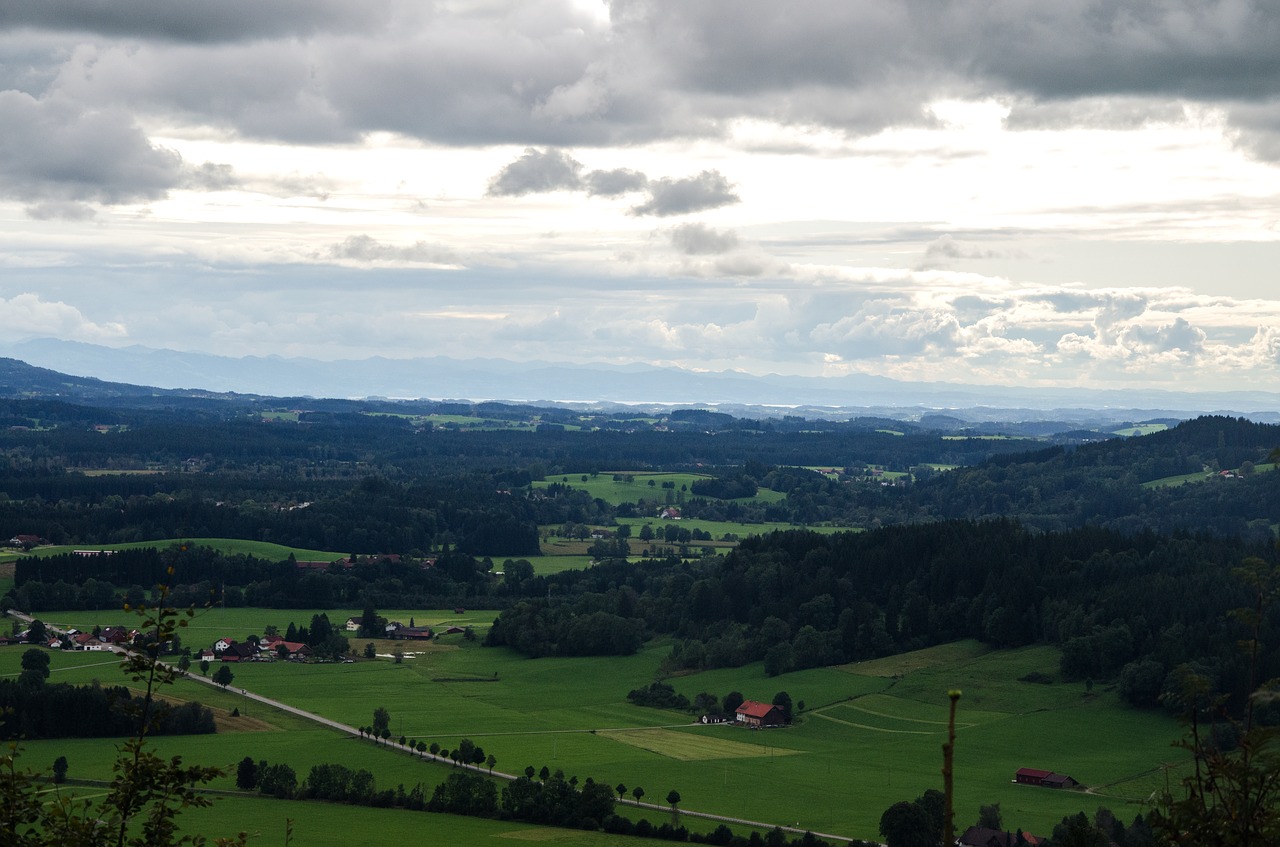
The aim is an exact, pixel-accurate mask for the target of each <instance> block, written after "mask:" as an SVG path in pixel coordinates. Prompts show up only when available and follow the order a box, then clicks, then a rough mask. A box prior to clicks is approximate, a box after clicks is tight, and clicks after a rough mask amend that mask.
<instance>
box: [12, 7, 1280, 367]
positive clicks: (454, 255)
mask: <svg viewBox="0 0 1280 847" xmlns="http://www.w3.org/2000/svg"><path fill="white" fill-rule="evenodd" d="M1277 44H1280V3H1277V2H1275V0H1256V1H1254V2H1251V0H1221V1H1220V2H1213V1H1212V0H1097V2H1093V1H1092V0H1054V2H1052V3H1047V2H1043V0H918V2H916V0H901V1H900V2H886V0H842V2H830V0H789V2H785V3H780V2H777V0H770V2H763V1H762V0H652V2H646V0H615V2H611V3H602V2H598V0H509V1H508V0H474V1H473V2H469V0H452V1H450V0H440V2H426V0H362V2H359V3H355V2H350V0H275V2H270V3H263V2H260V0H219V2H216V3H161V2H154V0H147V1H146V2H144V0H6V2H4V3H3V4H0V316H2V317H3V320H0V342H5V343H9V342H15V341H19V340H22V339H25V338H31V337H56V338H64V339H73V340H79V341H87V342H92V343H97V344H106V345H110V346H127V345H144V346H148V347H163V348H171V349H176V350H185V351H205V352H212V353H219V354H223V355H233V356H240V355H251V354H252V355H266V354H279V355H284V356H310V357H316V358H321V359H339V358H365V357H369V356H389V357H411V356H430V355H440V354H444V355H450V356H454V357H458V358H470V357H502V358H510V359H515V360H522V361H528V360H547V361H558V362H614V363H627V362H648V363H654V364H669V365H679V366H682V367H687V368H700V369H712V370H724V369H740V370H743V371H747V372H751V373H787V374H805V375H820V374H830V375H840V374H847V373H855V372H857V373H871V374H880V375H884V376H890V377H895V378H898V379H907V380H948V381H956V382H971V383H1000V384H1012V385H1063V386H1070V385H1080V386H1095V387H1123V386H1143V387H1170V388H1179V389H1210V388H1212V389H1224V388H1267V387H1270V388H1272V389H1275V388H1276V387H1277V386H1280V284H1278V278H1280V274H1278V273H1277V269H1278V268H1280V229H1278V227H1280V50H1277V49H1276V45H1277Z"/></svg>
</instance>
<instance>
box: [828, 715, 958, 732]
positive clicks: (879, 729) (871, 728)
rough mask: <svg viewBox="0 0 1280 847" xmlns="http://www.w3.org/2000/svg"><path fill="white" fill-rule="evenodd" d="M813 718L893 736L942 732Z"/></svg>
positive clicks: (837, 719)
mask: <svg viewBox="0 0 1280 847" xmlns="http://www.w3.org/2000/svg"><path fill="white" fill-rule="evenodd" d="M814 716H815V717H819V718H822V719H823V720H824V721H831V722H832V723H839V724H844V725H845V726H852V727H856V728H857V729H865V730H868V731H869V732H890V733H893V734H894V735H939V734H941V733H942V730H934V731H931V730H924V729H884V728H882V727H878V726H867V725H866V724H865V723H854V722H853V721H842V720H840V719H839V718H833V717H831V715H824V714H822V713H821V712H815V713H814Z"/></svg>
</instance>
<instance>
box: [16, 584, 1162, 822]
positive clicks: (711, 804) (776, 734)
mask: <svg viewBox="0 0 1280 847" xmlns="http://www.w3.org/2000/svg"><path fill="white" fill-rule="evenodd" d="M345 614H346V612H345V611H338V612H330V613H329V615H330V618H331V619H334V620H337V619H345ZM383 614H387V613H386V612H383ZM392 614H395V615H397V616H401V615H403V618H407V617H408V615H407V614H403V612H396V613H392ZM413 614H414V616H415V618H416V620H417V621H419V622H422V621H426V622H430V623H432V624H433V625H434V624H436V623H443V622H444V621H446V620H449V619H451V618H453V617H454V616H453V614H452V613H451V612H449V613H445V612H439V613H432V612H429V611H421V612H414V613H413ZM488 616H489V617H491V616H492V613H489V615H488ZM47 617H48V618H49V619H52V620H68V621H72V620H76V619H77V618H78V617H81V615H80V613H65V614H58V615H49V616H47ZM458 617H459V619H466V620H472V621H475V622H477V623H478V622H479V621H478V620H477V618H479V617H481V616H472V615H471V614H470V613H467V614H466V615H463V616H458ZM289 620H295V621H303V620H309V614H308V613H305V612H298V611H283V612H282V611H271V610H247V609H233V610H227V611H226V612H222V611H220V610H215V611H214V612H210V613H207V614H206V615H205V616H204V617H202V618H200V619H199V629H198V630H197V631H199V632H201V633H206V634H207V633H218V634H223V633H224V632H226V633H229V634H235V633H238V632H240V631H241V630H244V631H245V632H249V631H254V632H256V631H260V630H261V623H262V622H266V621H271V622H276V623H277V625H278V626H283V625H284V624H287V622H288V621H289ZM192 634H193V635H194V633H192ZM187 643H189V644H194V643H196V639H194V638H191V639H190V640H188V641H187ZM354 643H355V644H356V645H357V646H359V642H358V641H357V642H354ZM668 649H669V644H667V643H661V642H659V643H653V644H650V645H647V646H646V647H645V648H643V649H642V650H641V652H640V653H638V654H637V655H634V656H629V657H623V658H582V659H537V660H531V659H525V658H523V657H521V656H519V655H518V654H515V653H513V652H511V651H509V650H505V649H491V648H483V647H480V646H479V645H478V644H477V643H475V642H464V641H461V640H456V641H454V642H452V643H436V644H433V645H431V647H430V649H426V650H423V651H421V652H420V653H419V654H418V655H416V656H414V657H412V658H409V659H407V660H406V661H405V662H404V663H403V664H395V663H393V662H390V661H371V662H358V663H356V664H349V665H341V664H339V665H333V664H329V665H323V664H321V665H296V664H249V665H238V666H236V667H235V668H234V671H235V674H236V678H235V681H234V682H233V686H235V687H240V686H242V685H243V686H244V687H246V688H248V689H250V690H251V691H254V692H257V693H260V694H264V695H267V696H269V697H273V698H277V699H280V700H283V701H285V702H288V703H290V704H292V705H295V706H298V707H301V708H304V709H308V710H311V711H315V712H318V713H320V714H323V715H325V716H327V717H330V718H333V719H336V720H340V721H343V722H345V723H350V724H353V725H357V726H359V725H363V724H367V723H369V721H370V719H371V715H372V710H373V709H374V708H375V707H378V706H382V707H385V708H387V709H388V710H389V711H390V713H391V717H392V721H391V730H392V732H393V734H395V735H399V734H404V735H406V736H409V737H412V738H420V739H422V740H424V741H426V742H428V743H430V742H432V741H437V742H439V743H440V744H441V745H442V746H444V747H446V748H448V747H452V746H453V745H454V744H455V743H456V742H457V741H458V740H459V739H461V738H463V737H467V738H471V739H473V740H474V741H475V742H476V743H477V744H480V745H481V746H483V747H484V749H485V750H486V752H491V753H493V754H494V755H495V756H496V758H497V761H498V765H497V767H498V769H499V770H508V771H520V770H523V768H524V767H525V766H526V765H533V766H535V767H541V766H542V765H544V764H545V765H547V766H548V767H550V768H552V769H553V770H555V769H557V768H561V769H563V770H564V771H565V773H566V774H568V775H574V774H576V775H578V776H579V777H580V778H585V777H587V776H592V777H594V778H595V779H597V780H603V781H605V782H607V783H608V784H609V785H614V784H616V783H618V782H623V783H625V784H627V785H628V786H635V785H641V786H643V787H644V788H645V790H646V792H647V793H648V796H649V797H663V796H665V795H666V793H667V792H668V791H669V790H671V789H673V788H674V789H676V790H678V791H679V792H680V793H681V794H682V795H683V797H684V801H683V803H682V806H684V807H686V808H689V809H697V810H700V811H713V812H719V813H722V814H727V815H733V816H739V817H749V818H752V819H756V820H763V821H766V822H770V823H787V824H794V823H796V822H797V821H799V822H800V823H801V825H802V826H805V827H810V828H814V829H818V830H825V831H828V832H836V833H840V834H845V835H850V836H855V837H867V838H870V837H874V836H875V835H876V828H877V825H878V821H879V817H880V815H881V813H882V812H883V811H884V809H886V808H887V807H888V806H889V805H891V804H892V803H894V802H896V801H898V800H902V799H912V798H914V797H916V796H918V795H919V794H920V793H921V792H923V791H924V790H925V789H927V788H934V787H940V777H939V775H938V774H939V768H940V766H941V757H940V745H941V743H942V741H943V740H944V739H945V731H946V712H947V698H946V693H945V692H946V691H947V690H948V689H950V688H957V687H958V688H961V689H963V690H964V696H963V698H962V699H961V701H960V714H959V727H958V742H957V754H956V784H957V823H958V824H959V825H962V826H963V825H968V824H969V823H972V822H973V820H974V819H976V816H977V810H978V806H979V805H981V804H984V803H991V802H999V803H1000V804H1001V808H1002V810H1003V812H1004V818H1005V821H1006V822H1007V823H1008V824H1009V825H1010V826H1011V827H1022V828H1023V829H1024V830H1026V831H1029V832H1033V833H1036V834H1048V832H1049V831H1050V830H1051V829H1052V827H1053V825H1054V823H1056V822H1057V821H1058V820H1060V819H1061V818H1062V817H1063V816H1064V815H1066V814H1069V813H1075V812H1077V811H1081V810H1085V811H1087V812H1089V813H1090V814H1092V812H1093V810H1094V809H1095V808H1096V807H1097V806H1098V805H1106V806H1108V807H1110V808H1111V809H1113V811H1115V812H1116V813H1117V814H1118V815H1120V816H1122V817H1124V818H1125V819H1126V820H1127V819H1130V818H1132V816H1133V814H1134V813H1135V812H1136V811H1137V810H1138V809H1139V808H1141V807H1140V806H1139V805H1138V804H1139V803H1140V802H1141V801H1142V800H1144V799H1145V798H1146V797H1147V796H1148V795H1149V794H1150V791H1151V790H1152V786H1153V784H1154V780H1155V779H1156V777H1157V776H1158V777H1159V778H1160V779H1162V778H1163V771H1162V770H1161V769H1162V768H1164V767H1165V766H1172V768H1173V769H1172V771H1171V778H1173V779H1176V778H1177V777H1178V775H1179V773H1180V771H1179V769H1178V768H1179V767H1180V766H1181V763H1183V762H1184V761H1185V757H1184V755H1183V754H1182V753H1181V752H1180V751H1178V750H1176V749H1174V748H1172V747H1171V746H1170V744H1171V742H1172V741H1173V740H1175V739H1176V738H1177V737H1178V736H1179V735H1180V730H1179V727H1178V726H1177V724H1176V723H1175V722H1174V721H1172V720H1171V719H1169V718H1167V717H1165V716H1163V715H1162V714H1160V713H1150V712H1138V711H1134V710H1131V709H1127V708H1125V707H1124V706H1122V705H1121V703H1120V702H1119V699H1118V697H1117V696H1116V695H1115V694H1114V693H1113V692H1111V691H1108V690H1105V689H1104V687H1103V686H1098V687H1097V688H1096V689H1095V691H1094V692H1093V693H1089V692H1086V691H1085V690H1084V686H1083V685H1080V684H1066V683H1062V682H1055V683H1054V684H1052V685H1039V684H1032V683H1025V682H1019V677H1022V676H1025V675H1026V674H1027V673H1029V672H1030V671H1033V670H1035V671H1039V672H1041V673H1045V674H1048V675H1050V676H1053V675H1054V674H1055V673H1056V668H1057V658H1058V657H1057V652H1056V651H1055V650H1053V649H1051V648H1045V647H1037V648H1026V649H1022V650H1014V651H1001V652H988V651H987V650H985V649H984V648H983V647H982V646H981V645H978V644H976V643H973V642H963V643H960V644H955V645H945V646H943V647H938V648H933V649H931V650H926V651H920V652H918V653H914V654H907V655H905V656H902V657H895V658H894V659H893V660H880V661H877V662H866V663H862V664H856V665H846V666H842V667H839V668H820V669H812V670H807V671H801V672H797V673H791V674H786V675H784V676H781V677H776V678H769V677H767V676H766V675H765V674H764V672H763V670H762V668H761V666H760V665H759V664H758V663H757V664H754V665H748V666H746V667H743V668H735V669H720V670H715V671H708V672H704V673H699V674H690V675H685V676H680V677H676V678H673V679H672V680H670V681H671V682H672V684H673V685H674V686H675V687H676V689H677V690H678V691H680V692H681V693H684V694H686V695H687V696H690V697H692V696H693V695H695V694H697V693H698V692H701V691H710V692H712V693H715V694H716V695H717V696H723V695H724V694H725V693H727V692H729V691H731V690H737V691H740V692H741V693H742V694H743V695H744V696H746V697H747V698H748V699H759V700H769V699H771V698H772V697H773V695H774V694H775V693H776V692H778V691H780V690H785V691H787V692H788V694H789V695H790V696H791V698H792V700H793V702H795V703H796V704H797V706H799V704H800V702H801V701H803V703H804V710H803V712H801V713H800V714H799V721H798V723H797V724H796V725H795V726H793V727H790V728H787V729H775V730H765V731H748V730H744V729H741V728H738V727H733V726H723V725H722V726H702V725H699V724H697V723H695V722H694V719H693V716H691V715H689V714H686V713H681V712H671V711H664V710H659V709H647V708H641V707H637V706H633V705H631V704H629V703H628V702H627V701H626V699H625V698H626V692H627V691H629V690H630V689H632V688H638V687H641V686H643V685H646V684H647V683H648V682H649V681H650V680H652V679H653V678H654V673H655V671H656V669H657V666H658V663H659V662H660V661H661V659H662V657H663V656H664V655H665V654H666V652H667V650H668ZM21 650H22V648H9V649H5V650H0V673H14V672H15V669H16V668H17V666H18V659H19V657H20V654H21ZM54 658H55V660H56V661H55V667H56V670H55V678H58V679H69V680H70V679H86V678H92V676H95V675H96V676H98V677H100V678H103V679H108V678H110V676H111V673H112V669H111V668H109V667H106V666H103V665H97V666H94V665H91V664H90V663H91V662H93V661H95V659H90V658H88V657H85V656H84V655H83V654H82V655H80V656H75V655H72V656H63V655H57V656H54ZM99 661H100V660H99ZM79 665H84V666H83V667H81V666H79ZM1055 679H1056V677H1055ZM184 685H185V686H188V687H191V688H193V689H194V685H195V684H194V683H184ZM177 693H179V694H182V695H186V696H194V694H193V691H188V690H186V689H180V690H179V691H178V692H177ZM210 695H213V697H211V696H210ZM199 696H200V699H202V700H206V701H210V702H211V705H215V706H218V707H220V708H222V709H223V710H224V711H229V710H230V709H231V708H235V703H236V702H237V699H238V698H237V697H236V695H235V694H233V693H220V692H212V691H206V690H204V689H203V688H201V689H200V690H199ZM214 698H222V699H220V700H219V699H214ZM241 703H242V705H243V701H242V699H241ZM248 709H249V713H250V714H249V717H250V718H253V719H255V720H260V721H262V722H265V723H266V724H269V725H270V727H271V729H270V730H268V731H255V732H240V733H228V734H225V735H219V736H216V737H204V738H186V739H164V740H162V741H161V742H160V743H161V745H162V746H163V747H164V749H165V750H166V751H169V750H172V751H179V750H181V751H182V752H183V753H184V754H185V755H186V756H188V757H189V758H190V759H192V760H194V761H205V760H206V759H207V760H208V761H209V762H210V763H217V764H226V763H229V762H234V761H237V760H238V759H239V758H241V757H243V756H244V755H253V756H254V757H255V758H265V759H267V760H268V761H287V762H289V763H290V764H292V765H293V766H294V767H295V769H297V770H298V771H299V772H300V773H301V772H304V771H305V770H306V769H308V768H309V767H310V765H311V764H314V763H317V762H321V761H343V762H346V763H348V764H351V765H353V766H357V765H358V766H360V767H368V768H369V769H370V770H371V771H373V772H374V773H375V774H376V775H377V776H378V779H379V783H380V784H390V785H394V784H395V783H397V782H404V783H405V784H406V785H412V784H413V782H417V781H423V782H424V784H426V781H427V780H428V779H438V778H439V777H440V774H441V773H442V772H441V771H440V769H439V767H438V766H429V765H426V764H424V763H421V762H417V761H415V760H413V759H411V758H409V757H407V756H404V755H400V754H395V753H392V752H390V751H387V750H384V749H380V748H378V747H375V746H373V745H370V744H368V743H367V742H360V741H353V740H348V739H343V738H341V737H339V736H338V735H336V734H335V733H332V732H327V731H324V730H319V729H314V728H308V727H305V726H299V725H297V723H295V720H296V719H291V718H285V716H282V715H278V714H274V713H272V712H271V711H270V710H267V711H266V713H263V709H261V708H259V707H256V706H255V705H254V704H249V705H248ZM286 730H287V731H286ZM28 747H29V749H30V750H31V754H32V760H33V761H37V762H41V761H44V760H48V761H50V762H51V761H52V759H53V758H54V757H55V756H56V755H57V754H58V752H63V753H65V754H66V755H67V756H68V759H69V760H70V761H71V763H72V768H73V772H72V775H73V776H75V775H81V776H84V775H86V774H84V773H79V774H77V772H76V768H78V767H84V768H86V769H92V770H100V769H101V768H103V767H105V764H106V762H107V760H108V759H109V747H110V745H104V744H103V743H102V742H89V741H83V742H82V741H77V742H36V743H32V744H30V745H28ZM101 749H106V750H107V752H106V753H95V752H93V751H94V750H101ZM78 762H79V763H82V764H77V763H78ZM1020 767H1037V768H1046V769H1052V770H1055V771H1058V772H1061V773H1067V774H1070V775H1071V776H1073V777H1075V778H1076V779H1077V780H1080V781H1081V782H1082V783H1084V784H1085V785H1087V786H1090V787H1092V789H1093V790H1094V791H1095V792H1096V794H1084V793H1081V792H1057V791H1051V790H1048V789H1035V788H1027V787H1024V786H1018V785H1014V784H1012V783H1011V781H1010V780H1011V779H1012V776H1013V773H1014V771H1016V770H1017V769H1018V768H1020ZM428 774H430V776H427V775H428ZM1153 774H1154V775H1156V776H1153ZM308 843H309V842H308Z"/></svg>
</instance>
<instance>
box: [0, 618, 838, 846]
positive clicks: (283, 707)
mask: <svg viewBox="0 0 1280 847" xmlns="http://www.w3.org/2000/svg"><path fill="white" fill-rule="evenodd" d="M8 614H10V615H11V616H13V617H14V618H16V619H18V620H20V621H22V622H23V623H26V624H30V623H31V621H32V617H31V616H30V615H26V614H23V613H22V612H18V611H16V610H12V609H11V610H10V611H9V613H8ZM45 626H46V627H48V629H49V631H50V632H54V633H59V634H61V632H62V631H61V630H60V629H58V628H57V627H54V626H52V625H49V624H45ZM115 652H117V653H124V652H126V651H124V650H123V649H119V648H117V649H116V651H115ZM173 671H174V673H175V674H177V675H178V676H182V677H185V678H186V679H189V680H192V681H194V682H197V683H200V684H201V685H207V686H209V687H210V688H218V689H221V688H222V686H220V685H218V683H216V682H214V681H213V680H212V679H210V678H208V677H205V676H201V675H199V674H193V673H191V672H189V671H188V672H185V673H184V672H183V671H180V670H178V669H177V668H173ZM223 690H226V691H234V692H236V693H238V694H240V695H242V696H244V697H245V698H247V699H249V700H253V701H255V702H258V703H261V704H262V705H264V706H270V707H272V708H275V709H279V710H280V711H282V712H288V713H289V714H291V715H296V716H297V717H300V718H304V719H305V720H309V721H311V722H313V723H317V724H320V725H321V726H324V727H328V728H329V729H332V730H336V731H338V732H341V733H344V734H346V735H349V736H351V737H352V738H354V739H356V740H359V741H366V740H369V739H368V738H367V737H366V736H365V735H364V734H363V733H361V732H360V730H359V729H357V728H356V727H354V726H348V725H347V724H344V723H339V722H338V721H335V720H330V719H329V718H326V717H324V716H323V715H317V714H316V713H315V712H308V711H306V710H305V709H299V708H297V707H296V706H290V705H289V704H288V703H283V702H281V701H279V700H273V699H271V698H270V697H264V696H263V695H261V694H255V693H253V692H252V691H249V690H247V689H244V688H235V687H227V688H225V689H223ZM560 731H562V732H589V731H590V730H585V729H584V730H560ZM370 743H372V744H375V745H376V746H378V747H384V748H387V749H389V750H398V751H399V752H401V753H404V754H405V755H408V756H412V757H414V758H417V759H422V760H424V761H426V760H430V761H432V762H436V763H439V764H445V765H450V766H452V767H460V768H465V769H466V770H471V771H475V772H476V773H479V774H485V775H488V776H494V777H498V778H499V779H505V780H509V781H514V780H515V779H517V778H518V777H517V775H516V774H510V773H504V772H503V771H496V770H495V771H490V770H488V769H487V768H483V767H481V766H479V765H464V764H455V763H454V761H453V760H452V759H446V758H443V757H441V756H433V755H432V754H430V753H419V752H418V751H417V750H410V749H409V746H408V745H407V744H398V743H396V742H394V741H386V742H376V741H370ZM618 802H620V803H622V804H624V805H627V806H634V807H636V808H639V809H650V810H653V811H658V812H663V813H668V814H669V813H670V812H671V808H670V807H669V806H663V805H661V804H658V803H643V802H640V801H638V800H627V799H620V800H619V801H618ZM679 814H680V815H681V816H685V817H692V818H703V819H705V820H712V821H720V822H722V823H726V824H730V823H735V824H740V825H743V826H751V827H758V828H761V829H766V830H768V829H773V828H774V827H777V828H778V829H780V830H782V831H783V832H790V833H794V834H796V835H803V834H804V833H806V832H809V830H807V829H802V828H799V827H794V826H784V825H781V824H772V823H766V822H764V821H753V820H748V819H746V818H734V817H729V816H727V815H716V814H712V813H711V812H695V811H691V810H689V809H681V810H680V811H679ZM813 834H814V835H816V836H817V837H818V838H825V839H827V840H829V841H844V842H850V841H853V839H852V838H849V837H848V836H844V835H833V834H831V833H826V832H814V833H813Z"/></svg>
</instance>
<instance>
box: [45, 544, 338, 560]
mask: <svg viewBox="0 0 1280 847" xmlns="http://www.w3.org/2000/svg"><path fill="white" fill-rule="evenodd" d="M173 544H194V545H197V546H200V547H212V548H213V549H215V550H218V551H220V552H222V553H225V554H227V555H235V554H237V553H240V554H243V555H246V556H256V557H257V558H259V559H267V560H268V561H272V562H281V561H284V560H285V559H287V558H289V554H290V553H292V554H293V556H294V558H296V559H301V560H303V561H309V562H332V561H335V560H337V559H341V558H343V557H344V556H346V555H347V553H334V552H332V551H328V550H304V549H303V548H301V547H284V546H282V545H280V544H272V543H271V542H269V541H248V540H246V539H243V538H158V539H153V540H151V541H134V542H130V543H128V544H51V545H49V546H47V547H37V548H36V549H34V550H32V551H31V553H30V554H29V555H32V556H58V555H61V554H63V553H70V552H71V551H72V550H132V549H137V548H141V547H157V548H159V549H162V550H163V549H165V548H166V547H169V546H170V545H173Z"/></svg>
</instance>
